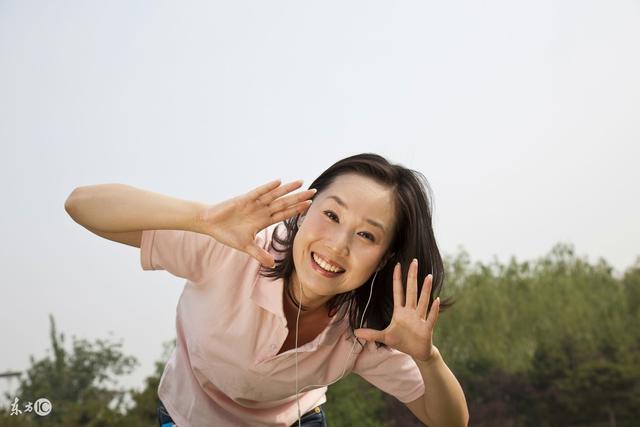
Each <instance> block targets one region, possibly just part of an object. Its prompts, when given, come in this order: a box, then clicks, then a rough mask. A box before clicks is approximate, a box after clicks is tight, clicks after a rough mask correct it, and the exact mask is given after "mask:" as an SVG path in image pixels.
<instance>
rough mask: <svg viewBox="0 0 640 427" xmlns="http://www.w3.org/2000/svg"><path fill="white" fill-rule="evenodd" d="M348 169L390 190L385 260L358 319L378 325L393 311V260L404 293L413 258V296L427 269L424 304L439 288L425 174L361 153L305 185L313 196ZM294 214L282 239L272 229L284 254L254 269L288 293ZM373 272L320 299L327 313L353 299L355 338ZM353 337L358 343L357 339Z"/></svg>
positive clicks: (384, 323) (441, 274) (444, 306)
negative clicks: (391, 215) (391, 218)
mask: <svg viewBox="0 0 640 427" xmlns="http://www.w3.org/2000/svg"><path fill="white" fill-rule="evenodd" d="M348 173H355V174H358V175H361V176H363V177H367V178H372V179H373V180H375V181H376V182H377V183H379V184H381V185H384V186H385V187H387V188H389V189H391V192H392V194H394V195H395V211H396V212H395V217H396V224H395V229H394V232H393V239H392V241H391V243H390V245H389V248H388V250H387V253H386V255H385V256H383V262H384V260H385V259H386V260H387V261H386V263H385V264H384V266H382V267H381V268H380V269H379V271H378V275H377V276H376V281H375V285H374V288H373V292H372V295H371V302H370V304H369V307H368V308H367V313H366V316H365V321H364V324H363V327H367V328H373V329H378V330H383V329H385V328H386V327H387V326H389V323H391V317H392V315H393V269H394V267H395V265H396V263H397V262H400V263H401V264H402V278H403V280H402V284H403V288H404V291H405V292H406V277H407V272H408V270H409V264H410V262H411V261H412V260H413V258H417V259H418V296H419V295H420V292H421V290H422V283H423V281H424V278H425V277H426V275H427V274H429V273H431V274H433V285H432V287H431V300H430V303H429V309H431V305H432V303H433V301H434V300H435V299H436V298H437V297H438V295H440V292H441V291H442V286H443V282H444V265H443V262H442V257H441V256H440V252H439V251H438V246H437V245H436V240H435V237H434V234H433V228H432V226H431V211H432V206H431V201H430V194H431V189H430V187H429V184H428V182H427V180H426V178H425V177H424V175H422V174H421V173H420V172H417V171H414V170H412V169H407V168H405V167H404V166H401V165H399V164H392V163H389V161H388V160H387V159H385V158H384V157H382V156H380V155H377V154H373V153H363V154H357V155H354V156H351V157H347V158H345V159H342V160H340V161H338V162H336V163H335V164H333V165H332V166H331V167H329V169H327V170H326V171H324V172H323V173H322V174H321V175H320V176H319V177H318V178H317V179H316V180H315V181H313V182H312V183H311V185H310V186H309V188H315V189H316V190H317V192H316V194H315V195H314V196H313V197H314V198H315V197H316V196H317V195H318V194H320V193H321V192H322V191H323V190H324V189H325V188H327V187H328V186H329V185H331V184H332V183H333V182H334V181H335V179H336V178H337V177H338V176H340V175H344V174H348ZM298 218H299V215H296V216H294V217H291V218H288V219H286V220H285V221H283V224H284V226H285V229H286V235H285V236H284V237H283V238H281V237H279V235H278V229H279V228H280V224H279V225H278V226H277V227H276V229H275V230H274V233H273V238H272V242H271V247H272V248H273V249H274V250H275V251H277V252H279V253H284V254H285V256H284V258H281V259H276V265H275V267H273V268H269V267H264V266H261V268H260V274H261V275H262V276H264V277H271V278H274V279H280V278H282V279H284V286H285V290H286V291H287V292H288V293H289V294H290V295H291V290H290V287H291V281H290V278H291V273H292V272H293V270H294V263H293V241H294V239H295V237H296V234H297V233H298ZM276 244H278V245H279V246H280V248H278V247H277V246H276ZM387 257H388V258H387ZM374 274H375V273H374ZM373 277H374V275H373V274H372V275H371V277H369V279H367V281H366V282H365V283H364V284H363V285H362V286H359V287H358V288H356V289H353V290H351V291H350V292H345V293H342V294H338V295H335V296H333V297H332V298H331V299H330V300H329V301H327V302H326V308H327V310H328V311H329V315H330V316H333V315H334V314H335V313H336V312H337V311H338V310H339V309H341V308H342V307H343V306H344V307H347V306H348V305H349V303H350V302H351V301H353V304H351V309H350V310H349V324H350V327H351V334H352V337H355V335H354V334H353V331H354V330H355V329H358V328H359V327H360V325H359V322H360V319H361V318H362V313H363V311H364V309H365V306H366V304H367V300H368V299H369V292H370V291H371V280H372V279H373ZM453 304H454V301H452V300H451V298H446V299H441V301H440V310H441V311H443V310H445V309H447V308H448V307H450V306H452V305H453ZM346 312H347V311H346V310H342V315H341V318H342V317H344V315H345V314H346ZM358 342H359V343H360V341H358ZM360 344H361V345H362V343H360ZM376 345H377V348H379V347H381V346H383V347H386V345H385V344H384V343H381V342H378V341H376Z"/></svg>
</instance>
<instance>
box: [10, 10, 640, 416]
mask: <svg viewBox="0 0 640 427" xmlns="http://www.w3.org/2000/svg"><path fill="white" fill-rule="evenodd" d="M639 45H640V2H638V1H607V2H604V1H585V0H580V1H565V2H558V1H551V0H542V1H537V2H514V1H507V0H503V1H489V2H477V1H447V2H440V3H435V2H424V1H413V2H408V1H405V2H389V1H351V2H344V1H323V2H302V1H290V2H284V1H268V2H265V1H252V2H245V1H233V2H229V1H226V2H220V1H216V2H210V1H203V2H175V1H172V2H168V1H164V2H160V1H154V2H151V1H120V2H99V1H75V2H71V1H66V2H65V1H56V2H34V1H24V0H20V1H18V0H15V1H6V0H4V1H2V0H0V141H1V142H2V153H3V155H2V167H1V168H0V178H1V179H2V182H3V185H2V186H1V189H0V191H1V194H2V200H3V206H4V208H3V209H2V224H3V225H4V227H3V228H4V230H3V240H4V242H3V243H4V244H3V245H2V249H1V250H2V257H1V258H0V259H1V263H2V264H1V267H2V270H3V272H4V275H5V276H4V277H5V278H4V280H3V284H2V285H1V286H2V310H0V321H1V323H0V331H1V339H2V342H3V346H2V348H3V349H2V352H1V358H0V371H5V370H22V369H25V368H27V367H28V366H29V355H31V354H33V355H34V356H35V357H36V358H41V357H43V356H44V355H45V349H46V348H49V346H50V343H49V338H48V332H49V323H48V315H49V313H52V314H53V315H54V316H55V318H56V321H57V326H58V328H59V330H60V331H63V332H64V333H65V335H66V336H67V337H69V338H70V337H71V335H76V336H77V337H79V338H86V339H89V340H95V339H98V338H108V336H109V335H108V334H109V331H111V332H112V334H113V337H115V338H117V339H122V340H123V342H124V351H125V353H127V354H129V355H133V356H136V357H137V358H139V359H140V360H141V362H142V366H140V367H138V369H137V370H136V371H135V373H134V374H133V375H131V376H130V377H129V378H127V379H125V380H124V381H123V382H122V383H123V384H124V385H126V386H142V380H143V378H144V377H145V376H147V375H149V374H150V373H151V372H152V370H153V361H155V360H157V359H158V358H159V357H160V354H161V351H162V347H161V344H162V342H163V341H167V340H169V339H172V338H173V337H174V335H175V309H176V304H177V301H178V297H179V295H180V293H181V291H182V287H183V284H184V280H183V279H180V278H177V277H173V276H171V275H170V274H169V273H167V272H163V271H157V272H155V271H146V272H145V271H143V270H142V268H141V266H140V257H139V255H140V254H139V250H138V249H136V248H132V247H129V246H125V245H121V244H118V243H114V242H110V241H107V240H104V239H102V238H100V237H98V236H95V235H93V234H91V233H90V232H88V231H86V230H85V229H84V228H82V227H81V226H79V225H78V224H76V223H75V222H74V221H73V220H72V219H71V218H70V217H69V216H68V215H67V213H66V212H65V210H64V202H65V199H66V198H67V196H68V195H69V193H71V191H72V190H73V189H74V188H75V187H78V186H82V185H90V184H99V183H111V182H119V183H126V184H129V185H133V186H136V187H139V188H143V189H147V190H151V191H155V192H160V193H164V194H168V195H172V196H175V197H179V198H184V199H191V200H198V201H202V202H211V203H215V202H217V201H222V200H225V199H227V198H230V197H233V196H235V195H238V194H240V193H243V192H245V191H247V190H249V189H251V188H254V187H256V186H258V185H260V184H262V183H264V182H266V181H269V180H271V179H275V178H281V179H282V180H283V182H286V181H290V180H294V179H304V180H305V188H306V186H307V185H309V184H310V183H311V182H312V181H313V179H314V178H315V177H316V176H317V175H318V174H320V173H321V172H322V171H323V170H325V169H326V168H327V167H329V166H330V165H331V164H332V163H334V162H335V161H337V160H339V159H341V158H344V157H346V156H349V155H352V154H356V153H361V152H376V153H379V154H381V155H383V156H385V157H387V158H388V159H389V160H391V161H392V162H399V163H401V164H403V165H405V166H407V167H410V168H412V169H416V170H419V171H421V172H422V173H423V174H424V175H425V176H426V177H427V179H428V181H429V183H430V185H431V187H432V189H433V192H434V196H435V210H434V227H435V232H436V238H437V241H438V243H439V246H440V248H441V250H442V253H443V254H445V255H446V254H455V253H456V252H457V249H458V248H459V247H463V248H464V249H465V250H467V251H468V252H469V254H470V256H471V258H472V260H474V261H484V262H488V261H491V260H492V259H493V257H494V256H495V257H497V258H498V259H499V260H500V261H502V262H506V261H508V259H509V257H510V256H511V255H515V256H516V257H517V259H518V260H525V259H530V260H533V259H535V258H538V257H540V256H543V255H545V254H547V253H548V251H549V250H550V249H551V248H552V246H553V245H554V244H556V243H558V242H566V243H571V244H573V245H574V246H575V249H576V252H577V253H578V254H579V255H584V256H588V257H589V259H590V260H592V261H596V260H597V259H598V258H600V257H602V258H604V259H605V260H606V261H607V262H609V263H610V264H611V265H613V266H614V268H615V270H616V272H617V273H620V272H622V271H623V270H624V269H625V268H628V267H629V266H630V265H631V264H632V263H633V262H634V260H635V259H636V257H637V256H639V255H640V247H639V242H640V197H638V196H639V195H640V194H639V193H640V192H639V191H638V182H640V171H639V168H638V159H640V144H639V142H640V120H639V113H640V79H638V76H640V49H639V48H638V46H639ZM451 315H455V312H452V314H451ZM436 345H437V343H436ZM67 348H70V340H68V342H67ZM5 383H6V381H3V380H1V379H0V391H2V390H4V389H5ZM54 405H55V401H54Z"/></svg>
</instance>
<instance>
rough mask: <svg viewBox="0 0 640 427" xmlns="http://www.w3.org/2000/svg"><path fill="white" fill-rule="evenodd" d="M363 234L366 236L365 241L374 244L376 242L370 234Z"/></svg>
mask: <svg viewBox="0 0 640 427" xmlns="http://www.w3.org/2000/svg"><path fill="white" fill-rule="evenodd" d="M362 234H363V235H364V236H366V237H365V239H369V240H371V241H372V242H375V240H376V239H375V238H374V237H373V236H372V235H371V234H370V233H362Z"/></svg>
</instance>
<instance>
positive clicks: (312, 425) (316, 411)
mask: <svg viewBox="0 0 640 427" xmlns="http://www.w3.org/2000/svg"><path fill="white" fill-rule="evenodd" d="M158 425H159V426H160V427H174V426H176V424H175V423H174V421H173V420H172V419H171V417H170V416H169V412H167V408H165V407H164V405H163V404H162V401H160V400H158ZM300 425H301V426H302V427H328V426H327V418H326V417H325V415H324V405H320V406H316V407H315V408H313V409H312V410H310V411H309V412H307V413H306V414H304V415H302V417H301V418H300ZM297 426H298V421H297V420H296V422H295V423H293V424H291V427H297ZM176 427H177V426H176Z"/></svg>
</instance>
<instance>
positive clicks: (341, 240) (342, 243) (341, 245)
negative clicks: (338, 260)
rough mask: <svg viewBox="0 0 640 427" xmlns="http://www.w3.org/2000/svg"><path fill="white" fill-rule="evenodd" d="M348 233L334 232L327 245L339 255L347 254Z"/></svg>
mask: <svg viewBox="0 0 640 427" xmlns="http://www.w3.org/2000/svg"><path fill="white" fill-rule="evenodd" d="M350 238H351V237H350V235H349V233H347V232H341V233H335V235H334V237H333V239H332V240H331V241H330V242H329V247H330V248H331V250H333V252H334V253H336V254H338V255H340V256H347V255H349V243H350Z"/></svg>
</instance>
